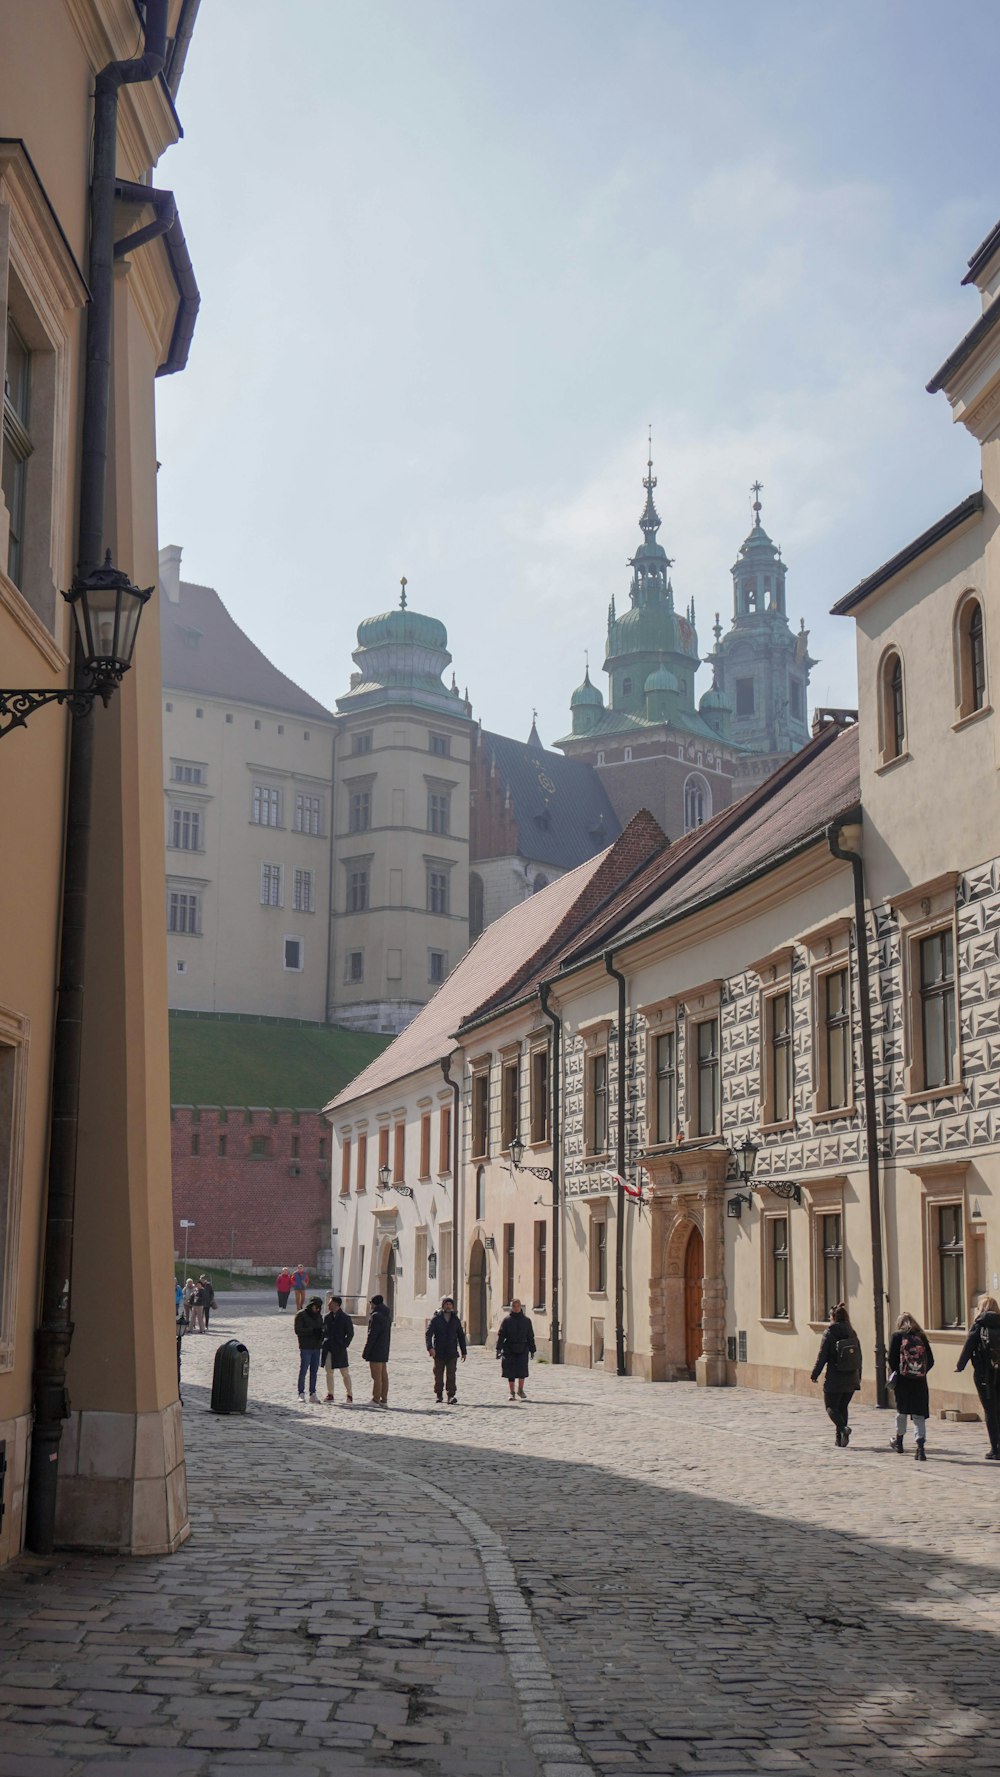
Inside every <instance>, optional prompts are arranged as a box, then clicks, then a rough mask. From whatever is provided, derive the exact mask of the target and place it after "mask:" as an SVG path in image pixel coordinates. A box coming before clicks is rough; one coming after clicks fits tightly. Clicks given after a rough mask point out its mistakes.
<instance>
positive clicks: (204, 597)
mask: <svg viewBox="0 0 1000 1777" xmlns="http://www.w3.org/2000/svg"><path fill="white" fill-rule="evenodd" d="M180 594H181V596H180V602H179V604H174V603H173V602H172V601H171V600H170V599H168V598H167V597H166V596H165V595H161V597H160V648H161V654H162V662H163V666H162V672H163V684H164V686H165V687H166V688H167V689H169V690H171V691H191V692H194V693H195V694H196V695H198V694H200V695H201V696H203V697H221V698H231V699H232V701H233V703H253V704H259V705H260V706H261V707H262V708H263V709H269V710H281V711H282V712H283V713H285V714H287V715H290V716H312V717H313V718H314V719H315V720H317V721H327V722H328V721H330V720H331V711H330V710H328V709H325V708H324V706H323V705H322V704H321V703H317V702H316V699H315V698H314V697H310V696H309V693H308V692H307V691H303V690H302V688H301V686H300V685H296V684H295V682H294V680H292V679H289V678H286V677H285V674H284V673H282V672H279V671H278V668H277V667H276V666H272V665H271V662H270V661H269V660H268V658H267V655H266V654H262V653H261V651H260V649H259V648H258V647H257V644H256V643H255V642H252V641H251V640H250V637H249V636H248V635H246V634H245V633H244V631H243V630H242V629H241V628H240V626H239V624H238V623H236V622H234V620H233V618H232V617H231V616H230V615H229V612H228V611H227V610H226V607H225V605H224V604H223V602H222V600H221V599H220V597H219V595H218V593H217V592H216V591H215V590H214V588H213V587H211V586H196V585H195V584H194V583H193V582H192V581H190V580H182V581H181V584H180Z"/></svg>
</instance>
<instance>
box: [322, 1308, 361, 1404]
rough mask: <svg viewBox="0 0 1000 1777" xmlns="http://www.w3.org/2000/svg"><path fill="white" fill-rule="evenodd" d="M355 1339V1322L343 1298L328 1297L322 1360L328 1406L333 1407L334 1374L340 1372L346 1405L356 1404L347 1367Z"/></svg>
mask: <svg viewBox="0 0 1000 1777" xmlns="http://www.w3.org/2000/svg"><path fill="white" fill-rule="evenodd" d="M353 1338H354V1322H353V1320H352V1319H351V1317H350V1315H349V1314H345V1313H344V1304H343V1298H342V1297H341V1296H327V1299H326V1318H325V1320H324V1321H323V1350H322V1353H321V1359H322V1364H323V1368H324V1370H325V1371H326V1399H327V1404H328V1405H329V1406H331V1407H332V1405H333V1372H334V1370H339V1371H340V1380H341V1381H342V1383H343V1384H344V1393H345V1394H346V1396H347V1400H346V1401H345V1403H344V1405H345V1406H347V1407H350V1406H352V1405H353V1402H354V1394H353V1391H352V1389H351V1372H350V1370H349V1369H348V1367H347V1347H348V1346H349V1345H350V1343H351V1340H352V1339H353Z"/></svg>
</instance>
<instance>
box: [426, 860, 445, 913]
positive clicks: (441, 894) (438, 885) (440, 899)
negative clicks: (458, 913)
mask: <svg viewBox="0 0 1000 1777" xmlns="http://www.w3.org/2000/svg"><path fill="white" fill-rule="evenodd" d="M427 911H428V912H429V913H447V911H448V872H447V870H428V872H427Z"/></svg>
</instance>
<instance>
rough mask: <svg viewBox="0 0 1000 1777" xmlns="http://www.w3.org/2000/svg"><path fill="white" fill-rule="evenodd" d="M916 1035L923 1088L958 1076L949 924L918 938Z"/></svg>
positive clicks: (953, 972) (942, 1083) (953, 978)
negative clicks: (918, 1009)
mask: <svg viewBox="0 0 1000 1777" xmlns="http://www.w3.org/2000/svg"><path fill="white" fill-rule="evenodd" d="M920 1035H921V1043H922V1048H923V1063H924V1065H923V1086H924V1089H925V1090H927V1089H929V1088H931V1087H934V1086H947V1085H950V1084H952V1083H953V1082H954V1081H955V1080H956V1079H957V1078H958V1065H957V1064H958V1038H957V1030H956V1022H955V944H954V935H953V933H952V929H951V927H950V926H946V927H945V929H944V930H943V931H940V932H932V933H931V934H930V936H929V937H927V938H921V939H920Z"/></svg>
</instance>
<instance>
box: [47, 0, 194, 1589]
mask: <svg viewBox="0 0 1000 1777" xmlns="http://www.w3.org/2000/svg"><path fill="white" fill-rule="evenodd" d="M166 50H167V0H147V6H146V32H145V40H144V51H143V54H142V55H141V56H139V57H137V58H136V59H134V60H131V61H125V62H109V64H108V66H107V67H106V68H103V69H102V70H101V72H100V74H98V76H97V82H96V86H95V92H94V145H93V156H94V158H93V175H92V179H91V187H90V265H89V278H88V281H89V284H90V291H91V300H90V307H89V309H88V311H87V353H86V363H85V370H84V385H83V431H82V437H81V448H80V507H79V526H78V542H77V577H78V578H79V579H83V578H85V577H86V576H87V575H88V574H91V573H93V571H94V570H95V568H97V567H99V566H100V563H101V562H102V560H103V558H104V511H105V496H106V490H107V471H108V415H109V411H110V403H111V339H112V323H113V318H114V316H113V310H114V249H115V236H114V210H115V157H116V150H117V145H118V93H119V90H120V88H121V87H122V86H126V85H134V84H136V83H138V82H141V81H146V80H152V79H154V78H155V76H156V75H157V74H159V73H160V71H161V70H162V68H163V64H164V60H165V58H166ZM79 671H80V656H79V649H77V653H76V657H75V666H74V673H75V674H78V673H79ZM93 776H94V723H93V717H92V716H84V717H82V718H81V717H74V719H73V721H72V722H71V723H70V731H69V768H68V777H67V786H66V842H65V850H64V854H63V882H62V929H61V933H60V939H59V982H58V988H57V998H56V1012H55V1022H54V1025H53V1033H52V1084H51V1094H50V1129H49V1162H48V1177H47V1196H46V1205H45V1225H44V1234H43V1239H44V1248H43V1256H42V1291H41V1294H42V1302H41V1318H40V1321H39V1325H38V1330H37V1332H36V1334H35V1367H34V1374H33V1377H32V1396H33V1399H32V1405H33V1412H34V1425H33V1429H32V1434H31V1466H30V1470H29V1480H28V1499H27V1504H26V1509H25V1545H26V1547H27V1548H28V1549H30V1550H31V1551H32V1552H33V1553H34V1554H36V1555H50V1554H51V1553H52V1549H53V1547H54V1545H55V1517H56V1487H57V1483H58V1479H59V1445H60V1442H61V1439H62V1422H63V1420H64V1419H65V1418H66V1417H67V1416H68V1414H69V1399H68V1396H67V1393H66V1364H67V1360H68V1358H69V1350H70V1344H71V1342H72V1337H73V1323H72V1321H71V1320H70V1278H71V1275H72V1268H73V1223H74V1213H75V1199H76V1148H77V1132H78V1128H79V1106H80V1062H81V1051H82V1046H83V1045H82V1034H83V989H84V961H85V950H86V935H87V932H86V926H87V878H88V866H89V858H90V824H91V800H92V797H91V790H92V785H93Z"/></svg>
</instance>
